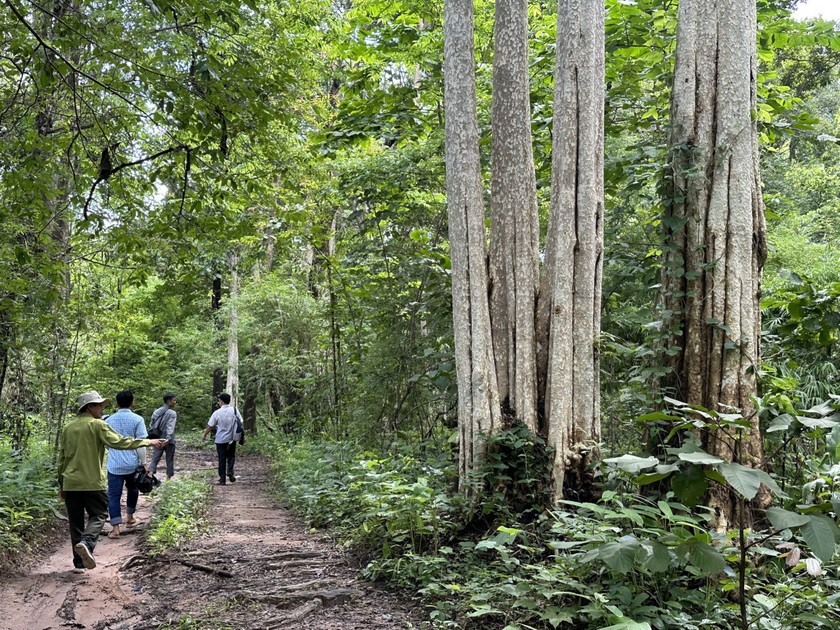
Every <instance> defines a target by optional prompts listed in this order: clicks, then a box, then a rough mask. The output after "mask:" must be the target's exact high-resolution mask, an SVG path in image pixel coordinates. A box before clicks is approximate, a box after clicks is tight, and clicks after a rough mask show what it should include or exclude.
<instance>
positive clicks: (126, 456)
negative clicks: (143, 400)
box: [105, 409, 148, 475]
mask: <svg viewBox="0 0 840 630" xmlns="http://www.w3.org/2000/svg"><path fill="white" fill-rule="evenodd" d="M105 422H107V423H108V425H109V426H110V427H111V428H112V429H113V430H114V431H116V432H117V433H119V434H120V435H125V436H127V437H133V438H145V437H147V436H148V434H147V433H146V423H145V422H143V416H138V415H137V414H136V413H134V412H133V411H131V410H130V409H119V410H117V412H116V413H113V414H111V415H110V416H108V418H107V419H106V420H105ZM142 463H143V462H141V461H140V458H139V457H138V456H137V451H135V450H129V451H120V450H117V449H115V448H109V449H108V472H109V473H111V474H112V475H130V474H131V473H133V472H134V469H135V468H137V467H138V466H139V465H140V464H142Z"/></svg>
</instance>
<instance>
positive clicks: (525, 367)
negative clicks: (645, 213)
mask: <svg viewBox="0 0 840 630" xmlns="http://www.w3.org/2000/svg"><path fill="white" fill-rule="evenodd" d="M494 43H495V45H494V53H493V108H492V118H491V125H492V129H493V146H492V155H491V165H492V182H491V190H492V196H491V203H490V208H491V219H492V221H491V231H490V287H491V294H490V314H491V319H492V324H493V348H494V355H495V357H496V375H497V378H498V384H499V397H500V399H501V401H502V408H503V409H504V410H505V411H506V412H509V413H510V414H512V415H513V416H515V417H516V418H518V419H519V420H521V421H522V422H524V423H525V424H526V425H527V426H528V427H529V428H530V429H531V430H532V431H534V432H536V431H537V430H538V426H537V372H536V370H537V359H536V343H535V328H534V325H535V321H534V310H535V304H536V299H537V289H538V284H539V277H538V270H539V258H538V249H539V217H538V216H537V183H536V177H535V175H534V157H533V149H532V146H531V106H530V95H529V74H528V2H527V0H497V2H496V24H495V35H494Z"/></svg>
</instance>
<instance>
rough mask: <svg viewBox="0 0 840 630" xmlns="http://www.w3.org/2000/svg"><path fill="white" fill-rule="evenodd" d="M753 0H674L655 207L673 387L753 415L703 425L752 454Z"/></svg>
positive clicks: (755, 245)
mask: <svg viewBox="0 0 840 630" xmlns="http://www.w3.org/2000/svg"><path fill="white" fill-rule="evenodd" d="M755 37H756V13H755V1H754V0H716V1H712V0H682V1H681V2H680V10H679V20H678V31H677V56H676V67H675V77H674V90H673V95H672V104H671V123H672V132H671V139H670V147H671V161H672V166H673V171H674V179H673V195H672V198H671V199H670V200H669V201H670V204H671V205H670V209H669V210H668V212H666V217H665V222H664V223H665V225H666V229H667V230H668V234H667V236H668V243H667V245H668V249H667V255H666V259H665V267H664V272H663V303H664V307H665V310H664V312H665V313H667V314H670V313H673V316H672V319H671V320H666V321H665V324H666V325H667V326H668V327H669V328H670V329H671V330H672V331H676V332H675V333H674V336H673V338H672V340H671V343H672V344H673V345H674V346H675V347H676V348H679V349H680V351H679V353H678V354H676V355H675V358H674V360H673V363H672V367H673V368H674V372H673V378H672V379H671V380H669V381H666V383H665V384H666V385H667V386H670V387H671V388H672V391H673V395H675V396H676V397H677V398H680V399H682V400H684V401H686V402H689V403H694V404H699V405H702V406H704V407H707V408H709V409H714V410H717V411H729V410H731V409H732V408H736V409H739V410H740V411H741V413H743V414H744V415H745V416H748V417H752V421H753V428H752V430H751V431H749V432H748V434H747V435H746V436H745V437H744V439H743V440H739V441H736V440H733V439H730V438H728V437H726V436H724V435H723V434H722V433H721V432H709V433H708V434H707V435H706V443H707V444H706V446H707V449H708V450H709V451H710V452H711V453H713V454H715V455H718V456H721V457H724V458H725V459H727V460H730V461H738V462H740V463H742V464H745V465H749V466H759V465H760V462H761V442H760V434H759V428H758V418H757V417H755V415H754V413H755V408H754V405H753V403H752V401H751V397H752V396H753V395H755V393H756V381H755V370H756V369H757V367H758V360H759V348H758V341H759V333H760V316H761V313H760V307H759V297H760V275H761V268H762V266H763V264H764V259H765V256H766V240H765V223H764V207H763V203H762V200H761V191H760V180H759V170H758V141H757V133H756V126H755V123H754V121H753V120H752V112H753V109H754V108H755V104H756V93H755V90H756V73H757V69H756V64H757V60H756V45H755ZM712 499H713V503H714V505H715V507H716V508H717V510H718V525H719V526H721V527H723V528H725V527H728V526H729V525H731V524H733V523H734V522H735V520H734V519H735V509H736V506H735V502H734V500H733V497H732V496H731V494H730V493H728V492H718V493H715V495H714V496H713V497H712Z"/></svg>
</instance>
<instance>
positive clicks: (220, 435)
mask: <svg viewBox="0 0 840 630" xmlns="http://www.w3.org/2000/svg"><path fill="white" fill-rule="evenodd" d="M241 418H242V416H241V415H240V414H239V410H237V409H236V407H233V406H231V404H230V394H219V408H218V409H216V411H214V412H213V415H212V416H210V420H208V421H207V428H205V429H204V433H203V434H202V435H201V441H202V443H203V442H204V440H205V439H206V438H207V434H208V433H210V431H212V430H213V429H215V430H216V440H215V441H216V456H217V457H218V459H219V485H220V486H224V485H225V484H227V480H228V479H230V481H231V483H232V482H234V481H236V476H235V475H234V474H233V467H234V464H236V442H237V440H239V439H240V438H241V437H242V435H241V433H239V429H238V426H237V425H240V423H241V422H242V421H241Z"/></svg>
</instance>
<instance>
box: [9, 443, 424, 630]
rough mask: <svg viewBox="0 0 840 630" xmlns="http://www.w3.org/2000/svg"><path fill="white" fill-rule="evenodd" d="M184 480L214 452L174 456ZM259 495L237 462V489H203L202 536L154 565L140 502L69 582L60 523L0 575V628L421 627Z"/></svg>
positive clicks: (265, 479) (260, 485) (259, 482)
mask: <svg viewBox="0 0 840 630" xmlns="http://www.w3.org/2000/svg"><path fill="white" fill-rule="evenodd" d="M188 470H211V471H212V470H215V452H211V451H209V450H206V451H196V450H192V451H191V450H188V449H184V448H180V450H179V451H178V453H177V456H176V478H177V475H178V474H183V473H184V472H186V471H188ZM213 477H215V475H214V476H213ZM213 477H210V478H213ZM268 488H269V470H268V467H267V465H266V463H265V462H264V461H263V460H262V459H261V458H259V457H257V456H254V455H247V454H245V455H239V456H238V457H237V482H236V483H233V484H230V483H229V484H228V485H226V486H214V487H213V498H212V506H211V509H210V518H209V521H210V522H209V525H208V527H207V528H206V531H202V532H201V533H199V534H198V535H197V536H196V537H195V538H194V539H192V540H191V541H189V542H188V543H187V544H185V545H184V546H183V547H182V548H181V549H179V550H176V551H172V552H170V553H169V554H167V558H166V559H164V560H161V559H158V560H157V561H152V560H151V559H149V558H148V556H147V555H145V554H144V552H143V546H142V542H143V536H142V528H143V527H144V525H145V524H146V523H148V521H149V518H150V517H151V511H150V510H151V507H150V505H151V501H150V500H149V499H148V498H146V497H144V496H141V498H140V504H139V506H138V512H137V515H136V516H138V517H139V518H140V519H141V523H140V525H139V526H138V527H137V528H136V529H135V531H132V530H128V533H126V530H125V529H124V530H123V535H122V536H121V537H120V538H119V539H117V540H112V539H109V538H107V537H106V536H105V535H104V532H103V536H102V537H101V538H100V539H99V543H98V544H97V547H96V552H95V556H96V561H97V567H96V568H95V569H93V570H91V571H86V572H85V573H84V574H83V575H77V574H75V573H73V571H72V568H73V566H72V559H71V550H70V542H69V535H68V534H66V531H65V530H66V525H65V524H62V525H61V528H62V530H61V532H60V534H58V533H57V536H56V538H57V542H56V544H55V545H54V547H53V548H51V549H43V550H40V551H39V552H38V553H37V555H36V557H35V560H34V562H32V563H31V566H28V567H21V568H19V569H18V570H16V571H15V572H14V574H13V575H2V576H0V602H2V604H0V611H1V612H0V629H2V630H59V629H65V628H88V629H93V630H140V629H144V630H148V629H152V628H172V629H173V630H174V629H176V628H177V629H179V630H199V629H201V630H204V629H207V630H209V629H215V630H228V629H229V630H245V629H248V630H250V629H260V628H262V629H268V628H301V629H312V630H321V629H323V630H327V629H330V630H362V629H364V630H368V629H388V630H398V629H400V630H403V629H406V628H416V627H420V626H421V624H420V623H419V621H418V619H420V618H421V617H422V615H420V614H417V613H413V612H412V605H411V604H410V603H409V602H407V601H404V597H402V598H401V597H400V596H399V595H397V594H394V593H392V592H389V591H386V590H384V589H381V588H378V587H376V586H375V585H371V584H369V583H366V582H363V581H361V580H360V579H359V578H358V577H357V576H356V572H355V570H354V569H353V568H352V567H350V566H349V564H348V562H347V559H346V558H345V557H344V555H343V554H342V553H341V552H340V550H337V549H336V548H335V547H334V546H332V545H330V543H329V541H327V540H326V539H324V538H322V537H319V536H318V535H312V534H309V533H308V532H307V530H306V528H305V526H304V524H303V523H302V522H301V521H300V520H299V519H298V518H297V517H295V516H294V515H292V514H290V513H289V512H287V511H285V510H283V509H281V508H279V507H278V506H277V505H276V504H275V503H274V501H273V499H272V498H271V496H270V495H269V492H268ZM107 530H108V526H106V531H107ZM208 570H209V571H212V572H208Z"/></svg>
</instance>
